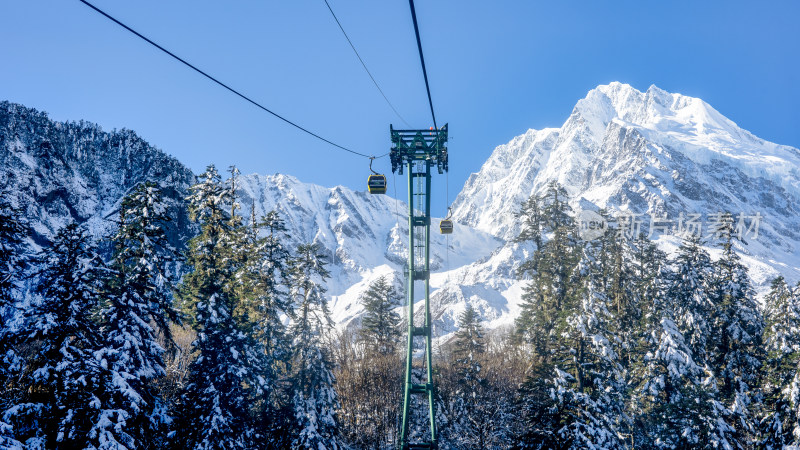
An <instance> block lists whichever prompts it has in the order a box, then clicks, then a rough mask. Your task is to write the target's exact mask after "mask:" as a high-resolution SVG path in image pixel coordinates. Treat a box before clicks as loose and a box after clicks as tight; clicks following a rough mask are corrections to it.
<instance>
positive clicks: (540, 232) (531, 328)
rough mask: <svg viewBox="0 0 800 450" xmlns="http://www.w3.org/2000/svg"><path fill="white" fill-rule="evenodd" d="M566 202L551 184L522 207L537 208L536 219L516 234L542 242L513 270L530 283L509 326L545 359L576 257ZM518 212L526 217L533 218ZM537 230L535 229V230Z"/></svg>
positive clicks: (569, 292)
mask: <svg viewBox="0 0 800 450" xmlns="http://www.w3.org/2000/svg"><path fill="white" fill-rule="evenodd" d="M567 200H568V198H567V194H566V191H565V190H564V188H563V187H561V186H559V185H557V184H551V185H550V186H549V187H548V191H547V193H546V194H545V195H543V196H542V198H540V199H539V200H538V201H535V202H534V201H532V200H529V201H528V202H527V203H526V205H527V207H530V208H532V207H534V206H535V205H538V206H539V207H540V208H542V209H541V212H540V216H541V217H540V218H538V219H531V220H530V221H529V222H530V223H529V224H528V221H526V222H525V223H526V224H528V226H526V227H525V228H523V230H522V232H521V233H520V238H526V237H530V238H531V239H533V240H536V239H537V236H540V238H541V239H542V241H541V243H540V244H541V245H540V246H538V247H537V248H536V250H535V251H534V252H533V255H532V256H531V259H530V260H528V261H525V262H523V264H522V265H521V266H520V269H519V276H520V277H529V278H530V281H529V282H528V283H527V284H526V285H525V286H524V287H523V294H522V305H521V308H520V309H521V312H520V315H519V317H518V318H517V319H516V322H515V324H516V329H517V333H518V335H519V336H521V337H522V338H523V340H525V341H526V342H528V343H529V344H531V345H532V347H533V350H534V353H535V354H536V355H538V357H540V358H545V359H547V355H548V354H549V353H550V350H551V349H552V348H553V346H558V345H559V344H558V335H559V333H560V331H559V330H558V329H557V328H558V327H559V326H563V325H564V322H563V320H561V321H559V320H558V319H559V318H561V319H564V318H566V313H565V312H564V311H565V309H568V306H569V305H568V303H569V302H570V301H573V300H574V297H575V286H574V283H571V281H572V279H573V276H574V272H575V270H576V267H577V263H578V259H579V257H580V253H579V247H578V245H577V242H578V237H577V228H576V226H575V221H574V219H573V218H572V216H571V214H572V209H571V208H570V206H569V204H568V203H567ZM523 211H525V214H526V215H528V216H531V215H536V214H535V213H533V212H532V211H527V210H523ZM523 225H525V224H523ZM537 226H541V228H540V229H535V227H537ZM530 227H534V228H530ZM545 237H547V238H548V239H547V240H546V241H545V240H544V238H545Z"/></svg>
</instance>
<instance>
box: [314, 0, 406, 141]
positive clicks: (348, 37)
mask: <svg viewBox="0 0 800 450" xmlns="http://www.w3.org/2000/svg"><path fill="white" fill-rule="evenodd" d="M325 5H326V6H327V7H328V11H330V12H331V15H332V16H333V20H335V21H336V25H339V29H340V30H342V34H343V35H344V38H345V39H347V43H348V44H350V48H352V49H353V52H354V53H355V54H356V57H357V58H358V61H359V62H361V66H362V67H363V68H364V70H365V71H366V72H367V75H369V79H370V80H372V83H373V84H374V85H375V87H376V88H377V89H378V92H380V93H381V95H382V96H383V99H384V100H386V104H388V105H389V108H392V111H394V113H395V114H396V115H397V117H399V118H400V120H402V121H403V123H404V124H406V126H407V127H409V128H411V125H409V124H408V122H406V119H404V118H403V116H401V115H400V113H399V112H397V109H395V107H394V105H392V102H390V101H389V98H388V97H386V94H384V93H383V89H381V87H380V86H379V85H378V82H377V81H375V77H373V76H372V72H370V71H369V69H367V64H366V63H365V62H364V60H363V59H361V55H359V54H358V50H356V46H355V45H353V42H352V41H351V40H350V36H348V35H347V32H346V31H344V27H343V26H342V24H341V22H339V18H338V17H336V13H334V12H333V8H331V5H330V3H328V0H325Z"/></svg>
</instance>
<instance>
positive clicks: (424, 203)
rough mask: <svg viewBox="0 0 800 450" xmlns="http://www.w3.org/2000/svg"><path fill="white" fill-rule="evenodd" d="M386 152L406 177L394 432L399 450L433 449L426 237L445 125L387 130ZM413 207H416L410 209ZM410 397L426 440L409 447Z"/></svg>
mask: <svg viewBox="0 0 800 450" xmlns="http://www.w3.org/2000/svg"><path fill="white" fill-rule="evenodd" d="M389 131H390V134H391V138H392V150H391V152H390V153H389V156H390V159H391V163H392V172H393V173H394V172H397V173H399V174H400V175H402V174H403V170H404V169H405V171H406V172H407V174H408V268H407V270H408V273H407V280H408V281H407V282H408V288H407V291H408V313H407V314H408V347H407V351H406V365H405V372H406V376H405V385H404V389H403V419H402V425H401V427H402V428H401V429H400V445H399V448H400V449H401V450H413V449H435V448H438V433H437V429H436V403H435V398H436V386H435V384H434V381H433V361H432V342H431V309H430V276H431V274H430V243H431V238H430V232H431V196H430V193H431V169H432V168H433V167H434V166H435V167H436V169H437V171H438V172H439V174H442V173H444V172H445V171H447V168H448V167H447V165H448V164H447V163H448V156H447V147H446V144H447V125H446V124H445V125H444V126H443V127H442V128H440V129H438V130H434V129H430V130H395V129H394V128H393V127H392V126H391V125H390V126H389ZM415 205H416V207H415ZM417 281H420V282H422V283H423V284H424V291H425V310H424V311H423V322H424V323H423V325H422V326H416V325H414V298H415V291H414V288H415V283H416V282H417ZM415 339H422V340H424V349H423V350H422V352H420V353H421V356H419V357H418V358H416V363H415V355H414V343H415ZM415 368H418V369H423V368H424V369H425V370H424V377H425V379H424V380H423V379H421V378H422V377H420V379H419V380H415V379H414V377H413V371H414V369H415ZM412 396H421V397H422V398H424V399H425V400H427V402H428V413H429V418H430V440H426V441H422V442H410V440H411V438H412V437H411V436H410V434H409V428H410V418H411V402H412Z"/></svg>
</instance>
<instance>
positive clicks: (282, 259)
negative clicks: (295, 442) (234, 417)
mask: <svg viewBox="0 0 800 450" xmlns="http://www.w3.org/2000/svg"><path fill="white" fill-rule="evenodd" d="M259 233H261V234H263V236H262V237H259ZM245 239H246V244H245V249H246V251H245V255H244V261H243V263H242V267H241V269H240V273H239V279H240V280H241V283H240V286H241V288H242V289H243V291H242V293H241V301H242V303H241V305H240V307H241V309H242V310H243V311H242V312H240V314H242V315H244V316H245V317H246V320H247V321H248V322H249V323H250V325H249V326H250V328H251V332H252V334H253V335H254V337H255V338H256V340H257V341H258V343H259V345H260V347H261V351H262V352H263V354H264V358H265V361H264V366H263V368H262V376H263V377H264V380H265V389H266V391H265V393H264V395H263V399H264V400H263V402H259V404H260V410H261V411H260V412H259V414H260V415H261V417H262V422H263V424H264V425H263V426H262V428H263V429H265V430H266V432H267V434H268V438H267V439H268V442H269V443H270V445H271V446H273V447H275V448H279V447H283V446H285V445H288V444H286V442H287V439H289V438H290V433H289V431H290V429H291V427H292V423H293V421H294V419H293V417H291V412H290V411H287V405H288V401H287V397H288V396H290V395H291V392H288V390H287V389H285V388H281V385H285V384H286V383H281V382H280V381H281V380H283V379H285V378H286V377H287V376H288V368H289V363H290V359H291V338H289V337H288V336H287V330H286V326H285V325H284V323H283V318H284V317H291V316H292V314H293V311H292V304H291V298H290V297H289V293H288V291H287V289H286V287H285V286H286V284H287V283H288V260H289V257H290V254H289V252H288V250H287V249H286V248H285V247H284V242H285V240H286V225H285V224H284V222H283V220H282V219H281V218H280V216H279V215H278V213H277V212H276V211H274V210H273V211H269V212H268V213H267V214H266V215H265V216H264V217H262V218H261V219H260V220H257V219H256V218H255V216H254V213H253V215H252V216H251V223H250V227H249V230H248V232H247V233H246V234H245Z"/></svg>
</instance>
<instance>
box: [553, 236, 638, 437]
mask: <svg viewBox="0 0 800 450" xmlns="http://www.w3.org/2000/svg"><path fill="white" fill-rule="evenodd" d="M614 243H615V232H614V231H613V230H610V231H607V232H606V233H605V235H604V236H602V237H601V238H598V239H595V240H590V241H588V242H583V245H582V247H583V248H582V255H581V260H580V262H579V265H578V272H577V274H576V276H577V279H576V281H575V282H576V283H578V284H579V286H580V291H579V294H578V302H577V303H576V304H575V305H574V307H573V309H572V310H571V311H569V316H568V317H567V324H568V328H566V329H565V332H564V333H563V334H562V338H563V339H564V341H565V342H567V343H568V348H567V351H566V352H565V353H564V354H563V356H561V358H560V359H561V361H560V362H559V363H558V367H557V368H556V371H557V373H558V376H557V377H556V378H555V380H554V382H555V386H556V388H555V395H556V398H557V399H558V401H559V403H560V404H561V408H562V409H563V411H564V412H565V414H564V416H565V423H564V427H563V428H562V429H560V430H559V434H560V435H561V438H562V439H563V440H564V442H567V443H569V445H570V448H587V447H588V448H605V449H615V448H623V446H624V445H623V442H622V441H621V439H620V436H621V432H622V431H624V430H627V428H628V418H627V417H626V416H625V413H624V398H623V397H624V392H625V384H624V378H623V374H622V367H621V365H620V363H619V357H618V355H617V351H616V343H618V342H619V338H618V337H617V336H616V335H615V333H614V330H615V329H618V328H619V327H618V326H617V324H616V323H615V321H616V317H615V316H614V315H613V314H612V312H611V308H610V304H611V303H612V301H613V300H612V298H613V297H611V296H612V295H614V288H617V287H618V285H617V284H616V283H614V282H613V281H615V280H614V278H613V277H609V274H612V275H613V272H614V271H613V270H612V267H611V266H612V265H613V264H614V258H613V250H612V249H611V248H609V247H612V245H613V244H614ZM621 307H622V305H620V309H621Z"/></svg>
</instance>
